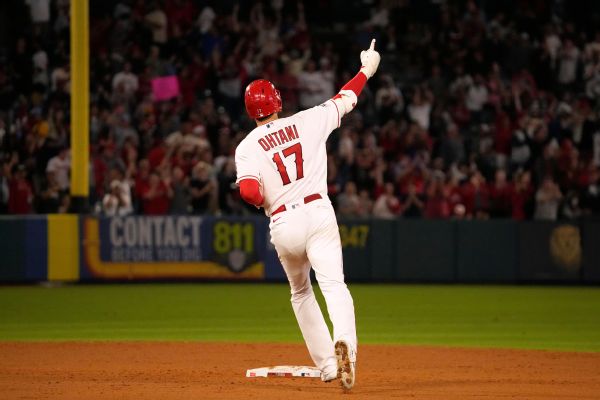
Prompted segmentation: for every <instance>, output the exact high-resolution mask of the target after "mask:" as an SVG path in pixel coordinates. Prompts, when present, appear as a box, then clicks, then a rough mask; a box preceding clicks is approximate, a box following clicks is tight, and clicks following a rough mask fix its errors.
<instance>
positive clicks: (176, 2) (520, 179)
mask: <svg viewBox="0 0 600 400" xmlns="http://www.w3.org/2000/svg"><path fill="white" fill-rule="evenodd" d="M9 3H10V4H12V5H11V6H10V7H13V9H11V10H10V11H11V14H9V15H11V18H13V16H14V18H13V19H14V21H12V23H11V24H10V26H12V27H13V28H12V29H5V30H4V31H3V32H4V33H3V36H4V38H3V42H2V47H1V48H0V156H1V159H0V163H1V165H0V167H1V168H0V213H10V214H27V213H34V212H36V213H51V212H52V213H53V212H66V211H67V210H68V209H69V173H70V168H71V165H70V154H69V133H70V127H69V113H70V109H69V90H70V88H69V81H70V76H69V17H68V13H69V1H68V0H27V1H24V2H23V4H22V6H19V5H15V4H16V3H15V2H9ZM17 3H18V2H17ZM480 3H481V4H480ZM567 3H568V2H562V1H541V0H540V1H519V0H514V1H485V2H483V1H482V2H476V1H461V2H454V1H452V2H451V1H443V0H429V1H425V0H422V1H408V0H389V1H387V0H380V1H374V0H351V1H341V0H340V1H331V2H322V1H310V0H307V1H304V2H301V1H300V2H296V1H284V0H272V1H269V2H240V3H237V2H234V1H229V0H222V1H219V2H213V1H199V0H198V1H192V0H164V1H142V0H121V1H113V0H111V1H102V2H100V1H98V2H93V1H92V2H91V20H90V54H91V62H90V66H91V71H90V75H91V84H90V86H91V96H90V97H91V105H90V107H91V108H90V119H91V120H90V135H91V138H90V139H91V140H90V142H91V154H90V182H91V188H90V201H91V209H92V210H93V211H95V212H97V213H102V214H105V215H127V214H132V213H139V214H148V215H157V214H167V213H174V214H186V213H194V214H206V213H213V214H219V213H222V214H242V213H253V212H257V211H256V210H254V209H253V208H252V207H248V206H246V205H245V204H244V203H243V201H241V200H240V198H239V195H238V192H237V188H236V186H235V163H234V160H233V154H234V151H235V148H236V145H237V143H239V141H240V140H241V139H242V138H243V137H244V135H245V134H246V133H247V132H249V131H250V130H251V129H252V127H253V122H252V121H249V120H248V118H247V117H246V116H245V112H244V107H243V91H244V88H245V86H246V84H247V83H249V82H250V81H251V80H253V79H255V78H258V77H263V78H267V79H270V80H272V81H273V82H274V83H275V85H276V86H277V87H278V88H279V90H280V91H281V94H282V98H283V107H284V116H285V115H289V114H292V113H294V112H296V111H297V110H299V109H304V108H307V107H312V106H315V105H317V104H319V103H321V102H323V101H325V100H326V99H328V98H330V97H331V96H333V95H334V94H335V93H336V91H337V90H338V89H339V88H340V87H341V85H342V84H344V83H345V82H346V81H347V80H348V79H349V78H350V77H351V76H352V75H353V74H354V73H355V72H356V71H357V70H358V68H359V57H358V54H359V52H360V50H361V49H364V48H367V47H368V44H369V42H370V39H371V38H372V37H375V38H377V48H378V50H379V52H380V53H381V55H382V64H381V66H380V69H379V72H378V74H377V75H376V76H375V77H374V78H373V79H372V80H371V81H370V82H369V85H368V88H366V89H365V91H364V92H363V94H362V95H361V98H360V99H359V104H358V106H357V108H356V110H355V111H353V112H352V113H351V114H350V115H349V116H347V117H346V118H345V119H344V121H343V123H342V127H341V128H340V129H339V130H337V132H335V133H334V134H333V135H332V137H331V139H330V140H329V142H328V146H329V147H328V154H329V160H328V187H329V195H330V197H331V199H332V201H333V202H334V204H335V206H336V209H337V211H338V213H339V214H340V215H344V216H357V217H362V216H371V215H372V216H375V217H380V218H398V217H424V218H490V217H491V218H513V219H518V220H522V219H531V218H535V219H547V220H555V219H558V218H577V217H580V216H584V215H598V214H600V169H599V167H600V125H599V123H600V121H599V120H598V112H599V110H600V108H599V107H600V101H599V100H600V30H599V31H598V32H596V31H595V30H594V29H595V28H594V26H595V27H597V26H599V25H597V24H594V22H595V20H594V19H593V18H594V16H597V15H598V13H597V12H592V11H597V10H596V9H597V8H598V6H597V5H594V4H593V2H585V3H586V4H588V5H589V4H591V6H589V7H592V9H590V8H589V7H588V8H585V9H584V10H583V11H582V10H577V7H569V6H568V4H567ZM573 3H575V4H576V3H581V2H580V1H573ZM4 7H8V6H7V5H4ZM574 10H575V11H574ZM4 11H6V10H4ZM3 14H4V12H3ZM17 16H21V17H19V18H17ZM9 22H10V21H9ZM164 76H176V77H177V79H178V82H179V93H178V94H177V95H176V96H175V97H173V98H172V99H169V100H164V101H155V97H154V96H155V94H156V93H155V92H154V91H153V86H152V82H153V79H155V78H157V77H164Z"/></svg>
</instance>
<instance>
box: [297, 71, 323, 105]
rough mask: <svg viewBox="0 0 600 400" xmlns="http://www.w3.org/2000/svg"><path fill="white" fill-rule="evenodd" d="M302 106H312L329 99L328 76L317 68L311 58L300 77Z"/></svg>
mask: <svg viewBox="0 0 600 400" xmlns="http://www.w3.org/2000/svg"><path fill="white" fill-rule="evenodd" d="M298 86H299V88H300V108H302V109H305V108H310V107H313V106H316V105H317V104H321V103H322V102H324V101H325V100H327V94H328V93H327V87H328V76H327V75H325V74H323V73H321V71H318V70H317V67H316V63H315V62H314V61H313V60H309V61H308V63H307V64H306V67H305V69H304V71H303V72H302V73H301V74H300V76H299V77H298Z"/></svg>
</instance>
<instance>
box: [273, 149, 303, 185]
mask: <svg viewBox="0 0 600 400" xmlns="http://www.w3.org/2000/svg"><path fill="white" fill-rule="evenodd" d="M281 152H282V153H283V156H284V157H286V158H287V157H289V156H291V155H292V154H294V155H295V156H296V157H295V161H296V180H298V179H302V178H304V159H303V158H302V145H301V144H300V143H296V144H295V145H293V146H290V147H288V148H286V149H283V150H282V151H281ZM273 162H274V163H275V165H276V166H277V171H279V175H281V180H282V181H283V184H284V185H289V184H290V183H291V181H290V176H289V175H288V173H287V169H286V168H285V165H284V164H283V160H282V159H281V156H280V155H279V152H277V153H275V154H274V155H273Z"/></svg>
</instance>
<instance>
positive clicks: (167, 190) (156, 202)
mask: <svg viewBox="0 0 600 400" xmlns="http://www.w3.org/2000/svg"><path fill="white" fill-rule="evenodd" d="M169 183H170V182H168V181H167V182H165V179H162V178H161V177H160V176H159V175H158V173H157V172H151V173H150V177H149V179H148V186H147V188H146V189H145V190H144V192H142V210H143V212H144V214H146V215H165V214H167V213H168V212H169V207H170V199H171V198H172V197H173V191H172V189H171V186H170V185H169Z"/></svg>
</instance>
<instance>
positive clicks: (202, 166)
mask: <svg viewBox="0 0 600 400" xmlns="http://www.w3.org/2000/svg"><path fill="white" fill-rule="evenodd" d="M210 172H211V171H210V166H209V165H208V164H206V163H205V162H202V161H201V162H199V163H198V164H196V166H195V167H194V169H193V170H192V180H191V181H190V192H191V195H192V210H193V212H194V214H206V213H207V212H208V209H209V205H210V200H211V197H212V196H213V194H214V188H215V183H214V181H213V180H212V178H211V177H210Z"/></svg>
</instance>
